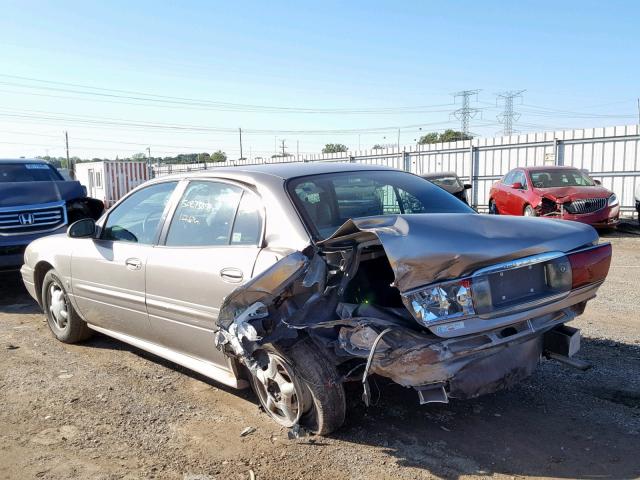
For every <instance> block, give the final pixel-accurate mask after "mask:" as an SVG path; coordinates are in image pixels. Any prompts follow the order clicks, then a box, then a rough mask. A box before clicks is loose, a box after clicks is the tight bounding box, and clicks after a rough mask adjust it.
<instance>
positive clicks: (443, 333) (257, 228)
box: [22, 163, 611, 434]
mask: <svg viewBox="0 0 640 480" xmlns="http://www.w3.org/2000/svg"><path fill="white" fill-rule="evenodd" d="M597 240H598V237H597V234H596V232H595V231H594V230H593V229H592V228H591V227H589V226H586V225H582V224H577V223H575V224H574V223H572V222H557V221H554V220H547V219H538V218H533V219H529V218H517V217H495V216H486V215H479V214H477V213H476V212H475V211H473V210H472V209H471V208H469V207H468V206H467V205H466V204H465V203H463V202H461V201H460V200H458V199H456V198H455V197H453V196H452V195H450V194H449V193H447V192H446V191H444V190H442V189H440V188H438V187H436V186H434V185H433V184H431V183H430V182H428V181H427V180H424V179H422V178H420V177H418V176H415V175H412V174H410V173H405V172H400V171H396V170H392V169H387V168H383V167H376V166H368V165H356V164H330V163H317V164H281V165H263V166H254V167H243V168H220V169H214V170H208V171H206V172H202V173H197V174H188V175H183V176H174V177H165V178H159V179H155V180H152V181H150V182H148V183H146V184H144V185H142V186H140V187H139V188H137V189H136V190H134V191H133V192H131V193H130V194H128V195H127V196H126V197H125V198H123V199H122V200H121V201H120V202H119V203H118V204H116V205H115V206H114V207H113V208H112V209H110V210H109V211H108V212H106V213H105V214H104V215H103V217H102V218H101V219H100V220H98V221H97V222H94V221H93V220H81V221H79V222H76V223H75V224H73V225H72V226H71V227H69V230H68V232H67V235H57V236H52V237H48V238H43V239H39V240H36V241H35V242H33V243H31V244H30V245H29V247H28V248H27V250H26V253H25V265H24V266H23V268H22V277H23V279H24V282H25V285H26V286H27V288H28V290H29V292H30V293H31V295H32V296H33V297H34V298H35V299H36V300H37V301H38V303H39V304H40V305H41V306H42V308H43V310H44V312H45V314H46V316H47V320H48V323H49V326H50V328H51V331H52V333H53V335H54V336H55V337H56V338H58V339H59V340H61V341H63V342H67V343H75V342H80V341H83V340H85V339H87V338H88V337H89V336H90V335H91V334H92V332H94V331H97V332H101V333H103V334H106V335H109V336H111V337H114V338H116V339H119V340H121V341H123V342H126V343H129V344H131V345H134V346H136V347H138V348H141V349H143V350H146V351H149V352H152V353H154V354H156V355H158V356H160V357H163V358H166V359H168V360H170V361H173V362H175V363H177V364H180V365H183V366H185V367H187V368H189V369H192V370H194V371H196V372H199V373H201V374H203V375H205V376H207V377H209V378H211V379H214V380H216V381H218V382H221V383H224V384H226V385H230V386H232V387H235V388H244V387H247V386H249V385H251V386H252V387H253V388H254V390H255V392H256V394H257V396H258V398H259V401H260V402H261V404H262V406H263V407H264V409H265V411H266V412H267V413H268V414H269V415H270V416H271V417H272V418H273V419H274V420H276V421H277V422H278V423H280V424H282V425H284V426H287V427H294V426H300V427H303V428H305V429H308V430H310V431H312V432H315V433H319V434H326V433H329V432H331V431H333V430H335V429H336V428H338V427H339V426H340V425H341V424H342V423H343V421H344V418H345V413H346V412H345V410H346V407H345V393H344V383H345V382H359V383H360V384H361V386H362V391H363V400H364V402H365V404H367V403H368V401H369V388H368V385H369V383H368V378H369V377H370V376H371V375H381V376H384V377H387V378H389V379H391V380H392V381H395V382H397V383H399V384H401V385H404V386H406V387H410V388H413V389H415V390H416V392H417V396H418V399H419V401H420V403H429V402H448V401H449V399H450V398H469V397H474V396H477V395H481V394H484V393H488V392H492V391H495V390H497V389H499V388H502V387H504V386H507V385H509V384H511V383H513V382H515V381H519V380H521V379H523V378H525V377H526V376H527V375H529V374H530V373H531V372H532V371H533V370H534V368H535V366H536V365H537V363H538V362H539V361H540V359H541V358H542V357H543V356H547V357H553V358H556V359H559V360H561V361H565V362H567V363H572V364H576V361H575V360H572V359H571V358H570V357H571V356H572V355H573V354H574V353H575V352H576V351H577V349H578V348H579V332H578V331H577V330H575V329H572V328H569V327H567V326H565V323H567V322H569V321H571V320H572V319H573V318H575V316H576V315H579V314H580V313H582V311H583V310H584V306H585V304H586V302H587V301H588V300H589V299H591V298H593V297H594V296H595V292H596V290H597V289H598V287H599V286H600V284H601V283H602V281H603V280H604V278H605V276H606V274H607V271H608V268H609V261H610V257H611V248H610V246H609V245H608V244H601V245H597Z"/></svg>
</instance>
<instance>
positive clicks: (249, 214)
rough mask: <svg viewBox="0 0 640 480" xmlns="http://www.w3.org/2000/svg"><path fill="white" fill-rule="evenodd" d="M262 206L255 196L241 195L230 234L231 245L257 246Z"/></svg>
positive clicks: (245, 193) (260, 230)
mask: <svg viewBox="0 0 640 480" xmlns="http://www.w3.org/2000/svg"><path fill="white" fill-rule="evenodd" d="M261 210H262V204H261V202H260V199H259V198H258V196H257V195H254V194H252V193H249V192H247V191H245V192H244V193H243V194H242V199H241V200H240V205H239V206H238V213H236V218H235V221H234V222H233V230H232V232H231V245H257V244H258V242H259V240H260V234H261V233H262V215H261V214H260V212H261Z"/></svg>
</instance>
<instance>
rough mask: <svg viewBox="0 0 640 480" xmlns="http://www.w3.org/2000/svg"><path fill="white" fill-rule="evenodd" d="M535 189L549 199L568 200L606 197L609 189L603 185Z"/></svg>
mask: <svg viewBox="0 0 640 480" xmlns="http://www.w3.org/2000/svg"><path fill="white" fill-rule="evenodd" d="M536 191H537V192H538V193H539V194H540V195H543V196H545V197H547V198H549V199H550V200H553V201H557V200H563V201H569V200H578V199H584V198H608V197H609V196H610V195H611V191H609V190H607V189H606V188H604V187H598V186H595V187H554V188H536Z"/></svg>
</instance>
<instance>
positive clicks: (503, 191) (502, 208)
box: [493, 171, 515, 215]
mask: <svg viewBox="0 0 640 480" xmlns="http://www.w3.org/2000/svg"><path fill="white" fill-rule="evenodd" d="M514 174H515V173H514V171H511V172H509V173H507V174H506V175H505V176H504V177H503V178H502V179H501V180H499V181H498V184H497V185H496V193H495V195H494V198H493V200H494V201H495V202H496V207H497V208H498V211H499V212H500V213H501V214H503V215H507V214H509V211H508V209H509V195H510V192H509V189H510V185H511V183H510V182H511V180H512V179H513V176H514Z"/></svg>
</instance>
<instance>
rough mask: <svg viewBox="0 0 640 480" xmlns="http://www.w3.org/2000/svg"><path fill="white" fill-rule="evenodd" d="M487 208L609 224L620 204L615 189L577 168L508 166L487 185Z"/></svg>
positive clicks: (607, 225)
mask: <svg viewBox="0 0 640 480" xmlns="http://www.w3.org/2000/svg"><path fill="white" fill-rule="evenodd" d="M489 212H490V213H492V214H495V215H497V214H500V215H525V216H541V217H555V218H562V219H564V220H574V221H577V222H582V223H588V224H589V225H592V226H594V227H612V226H614V225H616V224H617V223H618V218H619V215H620V204H619V202H618V198H617V197H616V195H615V193H613V192H612V191H610V190H607V189H606V188H604V187H603V186H601V185H600V182H599V181H597V180H593V179H592V178H591V177H589V176H588V175H587V174H586V173H584V172H583V171H581V170H578V169H577V168H571V167H560V166H558V167H549V166H545V167H522V168H515V169H513V170H511V171H510V172H509V173H507V174H506V175H505V176H504V177H503V178H502V179H500V180H498V181H497V182H496V183H495V184H494V185H493V187H491V192H490V194H489Z"/></svg>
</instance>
